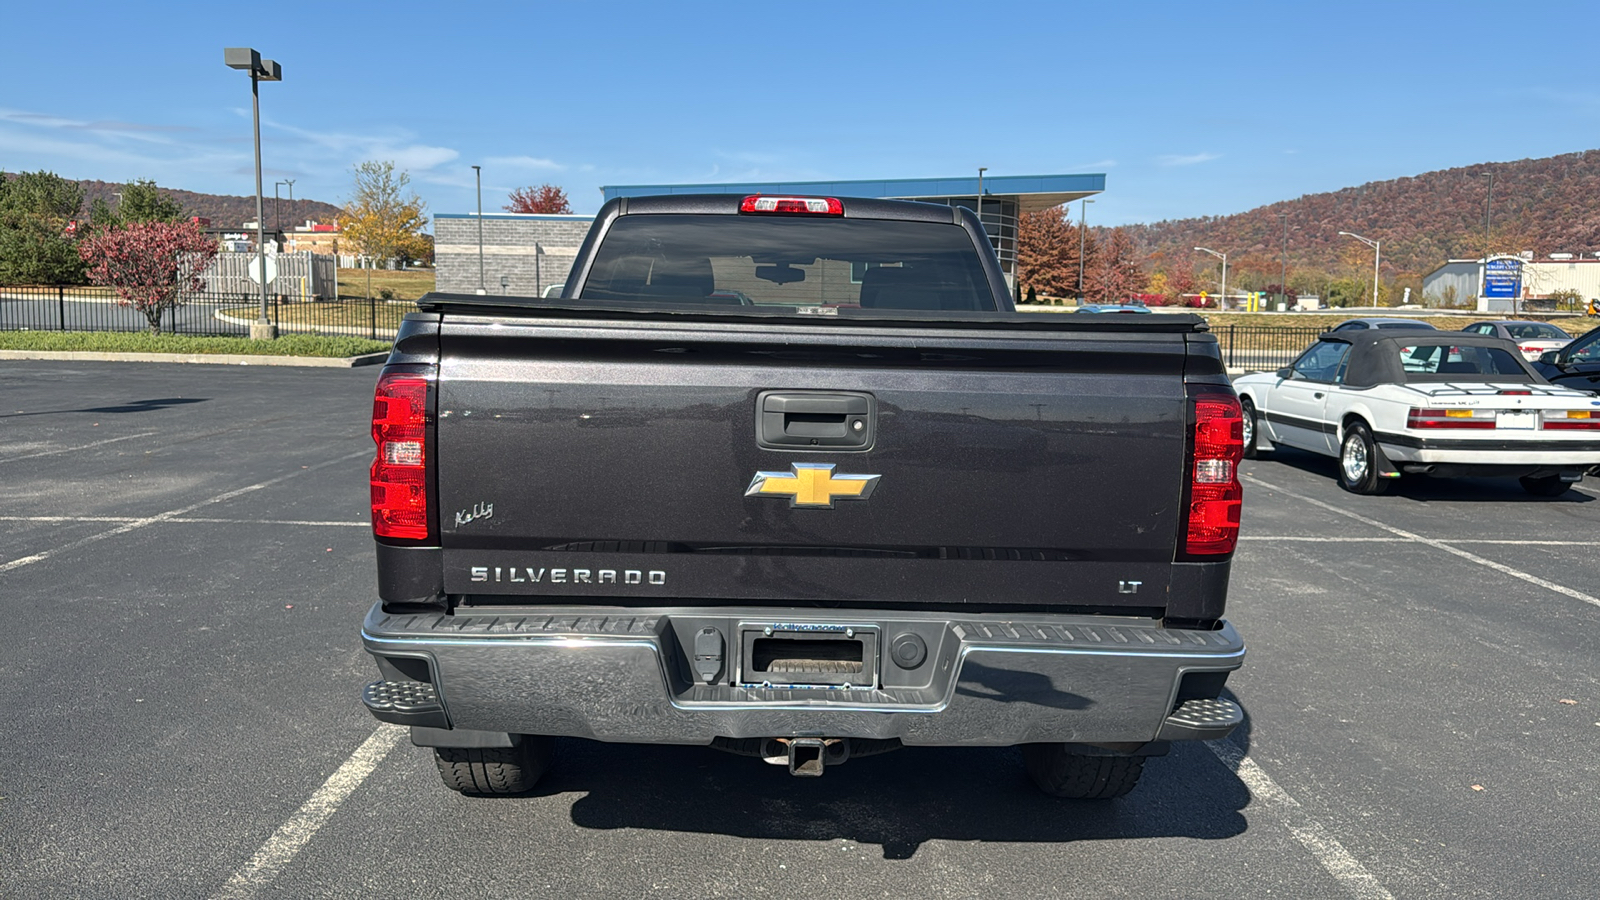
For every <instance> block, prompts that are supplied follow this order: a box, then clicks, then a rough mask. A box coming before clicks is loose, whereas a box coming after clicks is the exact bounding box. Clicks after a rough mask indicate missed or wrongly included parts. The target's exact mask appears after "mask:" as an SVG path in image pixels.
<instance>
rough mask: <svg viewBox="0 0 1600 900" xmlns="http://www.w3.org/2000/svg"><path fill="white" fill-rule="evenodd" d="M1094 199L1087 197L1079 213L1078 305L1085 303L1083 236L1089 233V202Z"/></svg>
mask: <svg viewBox="0 0 1600 900" xmlns="http://www.w3.org/2000/svg"><path fill="white" fill-rule="evenodd" d="M1093 202H1094V201H1093V200H1090V199H1089V198H1087V197H1085V198H1084V199H1083V203H1082V204H1080V207H1081V208H1082V210H1083V211H1082V212H1080V213H1078V305H1079V306H1082V305H1083V238H1084V235H1086V234H1088V233H1089V204H1091V203H1093Z"/></svg>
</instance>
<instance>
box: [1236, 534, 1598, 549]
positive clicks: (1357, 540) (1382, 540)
mask: <svg viewBox="0 0 1600 900" xmlns="http://www.w3.org/2000/svg"><path fill="white" fill-rule="evenodd" d="M1239 540H1241V541H1272V542H1273V543H1278V542H1280V541H1301V542H1304V543H1308V544H1392V543H1394V538H1386V537H1323V536H1308V535H1299V534H1296V535H1260V534H1252V535H1241V536H1240V538H1239ZM1449 542H1450V543H1452V544H1511V545H1513V546H1517V547H1592V546H1594V541H1517V540H1503V539H1501V538H1450V541H1449Z"/></svg>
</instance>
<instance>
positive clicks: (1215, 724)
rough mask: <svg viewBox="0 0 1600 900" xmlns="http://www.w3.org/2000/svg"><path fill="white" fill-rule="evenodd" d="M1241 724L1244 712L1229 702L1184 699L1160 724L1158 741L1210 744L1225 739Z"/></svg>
mask: <svg viewBox="0 0 1600 900" xmlns="http://www.w3.org/2000/svg"><path fill="white" fill-rule="evenodd" d="M1243 722H1244V710H1242V709H1240V708H1239V704H1237V703H1234V702H1233V701H1232V700H1185V701H1183V702H1182V703H1180V704H1178V708H1177V709H1175V710H1173V712H1172V715H1170V716H1167V720H1166V721H1165V722H1163V723H1162V725H1161V733H1160V734H1158V735H1156V740H1160V741H1186V740H1200V741H1210V740H1216V739H1217V738H1225V737H1227V736H1228V735H1229V734H1230V733H1232V731H1233V729H1235V728H1237V727H1238V726H1239V725H1240V724H1241V723H1243Z"/></svg>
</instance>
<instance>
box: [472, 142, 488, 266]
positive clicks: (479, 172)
mask: <svg viewBox="0 0 1600 900" xmlns="http://www.w3.org/2000/svg"><path fill="white" fill-rule="evenodd" d="M472 174H473V175H474V176H475V177H476V178H477V179H478V293H480V294H487V293H489V288H488V284H487V283H486V282H485V281H484V276H483V166H473V167H472Z"/></svg>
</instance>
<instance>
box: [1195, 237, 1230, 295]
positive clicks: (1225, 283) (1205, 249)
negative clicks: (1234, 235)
mask: <svg viewBox="0 0 1600 900" xmlns="http://www.w3.org/2000/svg"><path fill="white" fill-rule="evenodd" d="M1194 249H1195V250H1198V251H1199V252H1201V253H1209V254H1211V255H1212V256H1215V257H1216V258H1217V259H1220V260H1222V296H1221V297H1219V298H1218V299H1217V309H1227V308H1228V254H1226V253H1218V252H1217V251H1215V250H1212V249H1210V248H1209V247H1196V248H1194Z"/></svg>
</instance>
